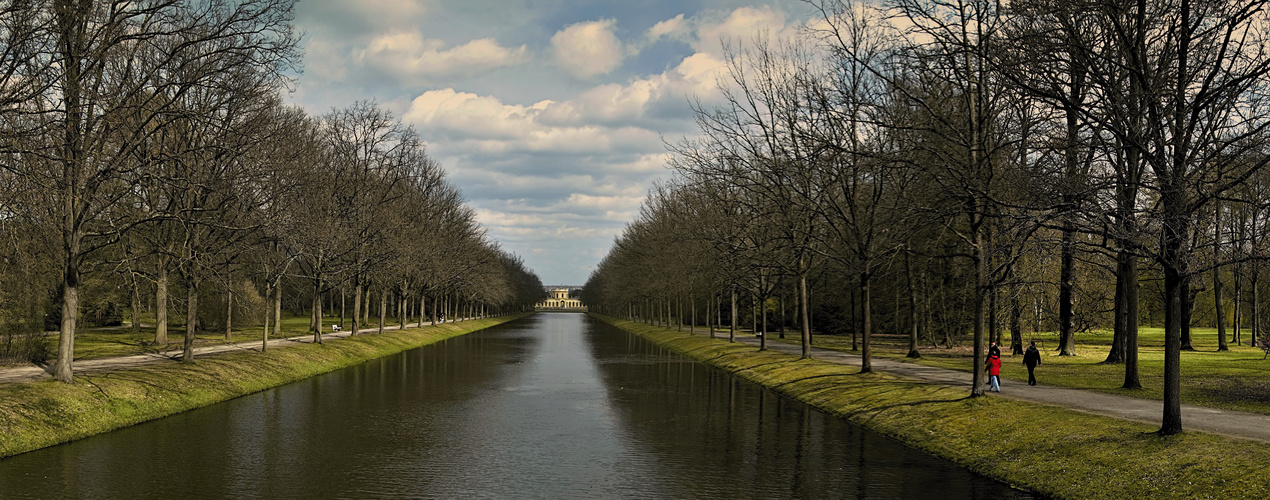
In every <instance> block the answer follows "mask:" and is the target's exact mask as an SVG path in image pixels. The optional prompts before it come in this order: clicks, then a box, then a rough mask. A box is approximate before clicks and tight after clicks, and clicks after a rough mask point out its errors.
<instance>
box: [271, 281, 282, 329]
mask: <svg viewBox="0 0 1270 500" xmlns="http://www.w3.org/2000/svg"><path fill="white" fill-rule="evenodd" d="M273 294H274V296H273V336H274V337H281V336H282V276H278V277H277V278H275V279H274V285H273Z"/></svg>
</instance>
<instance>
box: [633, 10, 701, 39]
mask: <svg viewBox="0 0 1270 500" xmlns="http://www.w3.org/2000/svg"><path fill="white" fill-rule="evenodd" d="M690 31H691V26H689V23H688V22H687V21H685V20H684V15H683V14H679V15H677V16H675V17H672V18H670V19H667V20H665V21H662V22H659V23H657V24H654V25H653V27H652V28H648V32H647V33H645V34H644V38H645V39H647V40H648V41H649V42H656V41H658V40H661V39H662V38H670V39H675V40H682V39H685V38H686V37H687V36H688V34H689V32H690Z"/></svg>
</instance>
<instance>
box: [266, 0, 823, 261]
mask: <svg viewBox="0 0 1270 500" xmlns="http://www.w3.org/2000/svg"><path fill="white" fill-rule="evenodd" d="M809 16H810V11H809V9H808V7H807V5H806V4H804V3H802V2H799V1H796V0H771V1H767V2H760V1H745V0H627V1H583V0H357V1H351V0H342V1H341V0H299V2H298V4H297V6H296V19H295V23H296V27H297V28H298V29H300V30H301V31H303V32H304V41H303V46H304V51H305V56H304V70H303V73H302V74H301V75H300V76H299V77H298V80H297V83H296V86H295V88H294V91H293V92H292V93H291V95H290V96H289V98H290V100H291V101H292V102H294V103H295V104H297V105H299V106H301V107H303V108H305V109H306V110H307V111H308V112H309V113H311V114H313V115H322V114H326V113H328V112H330V111H331V110H332V109H337V108H343V107H346V106H349V105H350V104H352V103H354V102H357V101H361V100H371V101H374V102H376V103H377V104H378V105H379V106H380V107H382V108H384V109H386V110H388V111H391V112H392V113H393V114H394V116H396V117H398V118H399V119H401V120H402V121H403V122H405V123H406V124H409V125H412V126H413V127H414V128H415V129H416V130H417V131H418V132H419V134H420V136H421V137H422V138H423V139H424V140H425V141H426V143H427V147H428V153H429V155H430V156H431V157H433V158H435V159H436V160H438V161H439V162H440V163H441V165H442V166H443V167H444V168H445V170H446V174H447V176H448V178H449V179H450V180H451V182H453V183H454V184H455V185H457V186H458V187H459V189H460V190H461V191H462V192H463V195H464V197H465V199H466V200H467V203H468V205H469V206H470V207H472V209H473V210H474V211H475V212H476V216H477V220H478V222H480V224H481V225H482V226H483V227H485V229H486V230H487V231H488V233H489V235H490V238H491V239H493V240H494V241H497V242H498V243H499V245H500V246H501V247H502V248H503V249H505V250H507V251H510V252H511V253H514V254H516V255H519V256H520V257H521V258H522V259H523V260H524V262H525V264H526V266H527V267H529V268H530V269H531V270H533V271H534V272H535V273H536V274H537V275H538V277H539V278H540V279H541V280H542V281H543V283H544V284H547V285H554V284H564V285H582V284H584V283H585V282H586V280H587V277H588V276H589V275H590V273H591V271H592V270H594V269H595V266H596V264H598V263H599V261H600V259H602V258H603V257H604V256H605V255H606V254H607V253H608V251H609V248H610V247H611V246H612V244H613V240H614V238H615V237H616V236H618V235H619V234H621V232H622V229H623V228H624V227H625V226H626V224H627V223H628V222H630V221H632V220H634V219H635V217H636V216H637V214H638V211H639V207H640V205H641V203H642V202H643V200H644V197H645V195H646V194H647V192H648V190H649V188H650V187H652V186H653V183H654V182H655V181H656V180H657V179H668V178H670V177H671V171H670V170H668V169H667V168H666V160H667V158H668V155H667V153H666V144H667V143H676V142H679V141H680V140H681V139H682V138H683V137H686V136H692V135H694V134H695V133H696V132H695V131H696V127H695V123H694V121H693V114H692V108H691V106H690V101H691V100H699V101H700V102H703V103H706V105H710V104H712V103H717V102H718V97H719V95H718V90H717V78H718V77H719V76H723V75H725V73H723V72H724V71H725V68H724V63H723V56H722V52H723V50H722V43H723V41H725V40H733V41H744V40H749V39H752V37H753V36H754V35H755V34H757V33H762V32H766V33H768V34H781V33H789V32H791V31H796V30H797V27H798V25H800V24H802V23H804V22H806V19H807V18H808V17H809Z"/></svg>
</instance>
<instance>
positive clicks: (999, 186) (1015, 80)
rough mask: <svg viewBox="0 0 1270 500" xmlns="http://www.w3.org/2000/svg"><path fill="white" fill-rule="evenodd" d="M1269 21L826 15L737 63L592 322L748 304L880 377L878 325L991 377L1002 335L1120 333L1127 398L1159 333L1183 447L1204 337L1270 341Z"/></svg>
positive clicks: (1168, 16)
mask: <svg viewBox="0 0 1270 500" xmlns="http://www.w3.org/2000/svg"><path fill="white" fill-rule="evenodd" d="M1266 4H1267V2H1264V1H1238V2H1235V1H1224V0H1217V1H1202V2H1201V1H1191V0H1166V1H1153V2H1146V1H1142V0H1136V1H1135V0H1129V1H1123V0H1086V1H1069V0H1061V1H1060V0H1025V1H1013V2H1009V4H1008V5H1007V4H1003V3H1001V2H997V1H992V0H986V1H985V0H959V1H955V2H932V1H924V0H891V1H890V2H889V3H888V4H887V5H886V6H885V7H883V8H874V7H870V6H869V5H868V4H865V3H863V2H861V3H856V4H853V3H847V2H841V1H837V0H825V1H823V2H812V3H811V5H812V7H813V8H814V9H815V11H816V12H817V16H816V17H817V18H818V19H817V22H815V23H812V25H811V26H813V29H810V30H807V31H806V32H805V33H804V34H803V35H804V36H802V37H801V38H799V39H797V40H794V41H781V42H770V41H768V39H767V38H766V37H765V36H764V35H758V36H756V37H755V38H754V39H753V40H751V41H747V42H749V43H725V47H727V48H728V49H729V50H728V58H727V63H728V68H729V70H730V72H729V75H730V78H725V79H724V81H722V82H721V83H720V86H719V87H720V89H721V90H722V92H723V94H724V96H725V101H724V103H723V104H721V105H702V104H697V105H696V106H694V109H695V111H696V116H697V123H698V125H699V129H700V132H701V133H700V134H699V136H698V138H695V139H690V140H684V141H681V142H679V143H677V144H673V145H671V146H670V147H669V149H670V151H671V153H672V155H671V157H672V159H671V160H670V165H671V167H673V169H674V171H675V172H676V174H677V175H676V176H675V178H674V179H673V180H671V181H669V182H667V183H665V184H664V185H660V186H658V187H656V188H655V189H654V190H653V191H652V192H651V193H650V195H649V197H648V199H647V201H646V202H645V205H644V207H643V209H642V211H641V214H640V216H639V217H638V219H637V220H635V221H634V222H632V223H631V224H630V225H629V226H628V227H627V228H626V230H625V232H624V233H623V234H622V235H621V236H620V237H619V238H618V240H617V242H616V244H615V246H614V248H613V249H612V250H611V252H610V253H609V254H608V256H607V257H606V258H605V259H604V260H603V262H602V263H601V264H600V265H599V267H598V269H597V270H596V271H595V272H594V273H593V274H592V276H591V278H590V281H589V282H588V283H587V285H586V287H585V289H584V299H585V300H586V302H587V304H588V306H590V307H591V308H592V310H601V311H605V312H608V313H610V314H617V315H639V316H641V317H644V318H648V317H650V315H653V316H656V317H663V318H664V317H666V316H668V315H669V314H670V312H671V309H672V308H671V304H679V306H678V307H679V312H678V313H677V314H678V315H679V317H680V318H683V317H684V316H685V315H686V316H687V317H688V318H691V319H690V322H691V323H692V324H697V323H700V322H701V321H702V320H701V318H702V316H699V315H698V311H699V310H704V311H705V315H704V317H705V318H706V319H705V320H704V321H706V322H708V323H714V322H715V320H714V319H713V318H714V317H720V318H721V317H722V314H721V313H720V311H724V310H726V309H728V305H727V304H726V303H730V304H731V307H730V308H731V311H732V312H731V316H732V324H735V323H736V322H737V317H736V315H737V313H736V311H737V307H736V300H737V294H738V292H742V293H745V294H747V295H748V296H751V297H753V298H754V300H756V301H757V303H761V304H768V303H770V302H775V300H776V299H777V298H779V299H781V300H780V302H781V304H783V303H784V298H785V297H789V296H793V297H794V298H795V300H796V301H797V309H796V310H797V314H796V315H794V317H795V320H794V321H796V322H797V324H799V325H801V330H802V343H803V355H804V356H807V355H808V353H809V344H810V332H811V330H810V328H811V323H812V322H813V321H815V322H816V323H817V328H818V329H820V330H821V331H830V332H832V331H839V332H841V331H844V330H851V332H852V334H853V336H854V335H855V333H856V332H857V331H858V332H859V334H860V337H859V338H860V342H861V343H860V349H861V353H862V355H863V361H862V364H863V366H862V370H863V371H866V372H867V371H870V369H871V366H870V356H871V352H870V335H871V334H872V333H873V332H875V331H877V329H878V327H879V326H882V327H884V328H888V329H889V330H890V331H893V332H896V333H899V332H907V334H908V336H909V346H910V347H909V350H910V354H909V355H910V356H911V357H916V356H919V353H918V350H917V345H918V342H919V337H920V336H922V335H925V336H928V338H929V341H930V342H932V343H934V342H936V341H937V340H938V339H940V338H942V340H943V342H945V343H948V342H950V339H952V338H956V337H958V336H960V335H962V334H963V333H964V332H970V331H973V338H974V352H975V355H974V365H973V366H974V367H978V366H982V364H983V353H984V352H985V341H986V340H997V339H998V338H999V337H1000V336H1001V335H1002V333H1001V329H1002V328H1001V327H1002V326H1004V325H1008V329H1009V335H1010V340H1009V342H1010V344H1011V349H1012V350H1013V351H1014V352H1015V353H1021V351H1022V343H1023V340H1022V339H1023V336H1022V332H1023V331H1024V329H1025V328H1030V329H1032V330H1033V331H1044V330H1049V331H1055V330H1056V331H1058V332H1059V337H1060V346H1059V349H1060V351H1061V352H1060V354H1064V355H1068V354H1072V353H1073V347H1074V335H1075V334H1076V332H1078V331H1085V330H1087V329H1090V328H1109V329H1112V330H1113V331H1114V347H1113V348H1112V349H1111V351H1110V355H1109V357H1108V359H1107V361H1108V362H1114V363H1123V364H1124V367H1125V371H1124V387H1127V388H1137V387H1139V376H1138V371H1137V351H1138V342H1137V332H1138V326H1139V323H1140V321H1143V320H1145V321H1147V322H1148V323H1151V324H1163V325H1164V327H1165V330H1166V348H1165V350H1166V356H1165V380H1164V386H1165V392H1164V394H1165V396H1164V398H1165V405H1164V414H1163V426H1162V428H1161V430H1160V432H1161V433H1162V434H1172V433H1176V432H1179V431H1180V430H1181V428H1182V422H1181V415H1180V396H1179V388H1178V386H1179V365H1180V356H1179V351H1180V350H1183V349H1188V348H1189V344H1190V336H1189V327H1190V325H1191V324H1193V323H1197V322H1203V323H1204V324H1210V325H1211V324H1216V325H1217V327H1218V335H1219V336H1220V341H1221V346H1222V349H1225V348H1226V345H1227V344H1226V343H1227V342H1228V339H1227V330H1226V324H1227V322H1228V321H1232V320H1233V326H1234V328H1233V332H1234V338H1233V340H1234V341H1235V342H1242V341H1244V340H1245V339H1244V337H1243V333H1242V332H1243V331H1244V328H1246V326H1247V323H1249V322H1250V323H1251V324H1252V329H1253V330H1254V334H1253V336H1250V337H1249V338H1247V339H1246V340H1247V341H1248V342H1253V343H1255V342H1258V339H1256V338H1255V335H1256V333H1255V332H1258V331H1259V332H1265V331H1266V329H1268V328H1270V325H1267V324H1266V323H1267V322H1266V321H1265V319H1263V315H1264V314H1265V312H1264V310H1265V305H1264V301H1265V300H1266V296H1267V291H1266V281H1267V279H1266V278H1267V276H1266V270H1265V265H1264V262H1265V259H1266V258H1267V249H1270V239H1268V238H1267V233H1270V226H1268V222H1267V221H1268V220H1270V217H1268V215H1270V214H1268V213H1267V212H1268V208H1270V207H1268V203H1270V172H1267V169H1266V168H1265V165H1266V163H1267V161H1270V151H1268V150H1267V149H1268V147H1270V142H1268V141H1267V139H1268V137H1267V132H1268V131H1267V126H1268V125H1270V108H1267V106H1268V105H1270V101H1267V100H1266V99H1267V97H1270V96H1268V95H1267V93H1266V91H1267V90H1268V88H1267V84H1268V83H1270V80H1268V79H1267V70H1270V54H1267V53H1266V52H1265V51H1266V49H1267V46H1266V42H1268V41H1270V40H1268V39H1267V35H1268V34H1270V33H1267V31H1266V29H1267V27H1268V26H1270V19H1268V18H1267V12H1266V7H1267V5H1266ZM1140 288H1141V289H1140ZM1228 290H1230V291H1228ZM1202 291H1203V292H1204V293H1201V292H1202ZM879 297H882V298H885V299H887V300H883V301H878V300H877V299H878V298H879ZM769 301H770V302H769ZM684 303H686V304H688V311H687V312H686V313H685V312H684V306H683V304H684ZM809 305H810V306H811V307H809ZM663 306H664V307H663ZM778 309H779V310H780V311H781V316H782V318H783V317H784V311H785V309H786V308H785V307H784V306H783V305H781V306H780V307H778ZM654 311H660V312H654ZM658 315H660V316H658ZM1193 315H1195V316H1193ZM764 323H766V316H765V317H764ZM1003 324H1004V325H1003ZM782 328H783V325H782ZM853 338H854V337H853ZM853 342H854V340H853ZM972 371H973V373H974V375H973V377H974V385H973V389H972V395H981V394H982V391H983V384H982V383H981V380H980V379H981V377H982V373H983V372H982V371H981V370H977V369H976V370H972Z"/></svg>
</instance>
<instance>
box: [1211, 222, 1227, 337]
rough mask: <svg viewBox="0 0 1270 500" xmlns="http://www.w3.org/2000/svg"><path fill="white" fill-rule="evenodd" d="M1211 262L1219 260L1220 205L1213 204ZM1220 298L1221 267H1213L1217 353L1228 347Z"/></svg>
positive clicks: (1220, 243) (1224, 317)
mask: <svg viewBox="0 0 1270 500" xmlns="http://www.w3.org/2000/svg"><path fill="white" fill-rule="evenodd" d="M1213 210H1214V212H1213V232H1214V233H1215V234H1214V240H1213V241H1214V244H1213V260H1220V256H1219V255H1218V252H1219V251H1220V249H1221V246H1222V242H1221V204H1220V203H1214V207H1213ZM1221 300H1222V296H1221V267H1220V266H1213V308H1214V309H1215V312H1216V313H1217V351H1218V352H1221V351H1229V350H1230V347H1229V346H1227V345H1226V314H1225V311H1224V310H1223V308H1222V303H1221Z"/></svg>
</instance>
